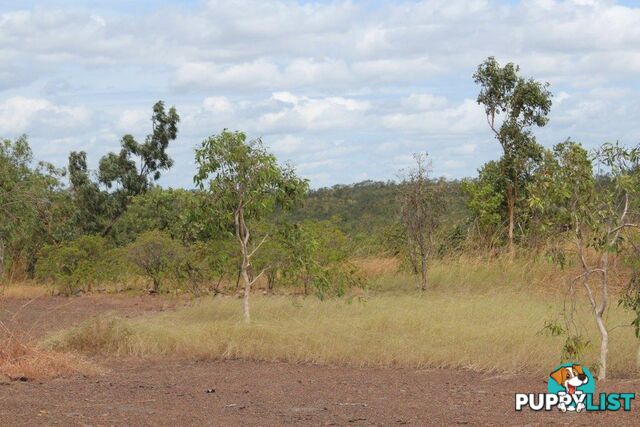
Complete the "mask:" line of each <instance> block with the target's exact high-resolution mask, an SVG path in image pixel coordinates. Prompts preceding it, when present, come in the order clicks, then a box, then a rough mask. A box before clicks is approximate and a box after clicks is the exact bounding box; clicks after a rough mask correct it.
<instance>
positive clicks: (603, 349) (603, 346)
mask: <svg viewBox="0 0 640 427" xmlns="http://www.w3.org/2000/svg"><path fill="white" fill-rule="evenodd" d="M596 323H597V324H598V330H599V331H600V367H599V368H600V369H599V370H598V379H599V380H601V381H604V380H606V379H607V355H608V353H609V332H607V327H606V326H605V324H604V320H603V319H602V314H600V312H599V311H598V313H596Z"/></svg>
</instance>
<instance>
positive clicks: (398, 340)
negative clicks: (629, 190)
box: [46, 291, 637, 376]
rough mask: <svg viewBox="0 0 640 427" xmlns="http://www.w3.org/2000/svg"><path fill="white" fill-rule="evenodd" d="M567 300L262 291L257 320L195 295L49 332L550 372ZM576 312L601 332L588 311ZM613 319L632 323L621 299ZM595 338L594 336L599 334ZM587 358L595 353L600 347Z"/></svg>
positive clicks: (621, 360)
mask: <svg viewBox="0 0 640 427" xmlns="http://www.w3.org/2000/svg"><path fill="white" fill-rule="evenodd" d="M560 309H561V303H560V304H557V303H554V302H553V301H549V300H548V299H545V298H544V297H542V296H538V295H535V294H530V293H519V292H512V291H499V292H485V293H478V294H472V293H457V294H456V293H454V294H450V293H443V292H424V293H420V294H419V295H379V296H374V297H370V298H369V299H364V298H358V299H353V300H348V299H342V300H337V299H335V300H328V301H324V302H321V301H317V300H315V299H311V298H299V299H292V298H290V297H259V298H256V300H255V308H254V313H255V314H254V315H253V320H252V323H251V324H245V323H243V322H242V317H241V313H242V311H241V309H240V302H239V301H238V300H237V299H233V298H211V299H207V300H203V301H202V302H201V303H200V304H199V305H197V306H194V307H190V308H185V309H181V310H178V311H176V312H172V313H162V314H156V315H152V316H146V317H141V318H136V319H129V320H124V319H119V318H113V317H110V318H104V317H101V318H96V319H93V320H91V321H89V322H87V323H85V324H84V325H82V326H80V327H78V328H75V329H71V330H68V331H65V332H63V333H60V334H58V335H56V336H54V337H51V338H50V339H49V340H48V341H47V343H46V345H47V346H48V347H49V348H51V349H54V350H78V351H84V352H90V353H106V354H115V355H136V356H142V357H145V356H154V355H177V356H184V357H188V358H195V359H230V358H244V359H253V360H265V361H288V362H305V363H320V364H344V365H353V366H410V367H447V368H468V369H474V370H480V371H491V372H499V373H515V372H529V373H532V374H536V373H537V374H545V373H548V371H549V369H550V368H552V367H553V366H555V365H556V364H557V363H558V362H559V361H560V354H561V350H562V346H563V344H564V340H563V339H562V337H549V336H546V335H545V334H543V333H541V332H540V331H541V330H542V329H543V327H544V324H545V321H546V320H548V319H550V318H553V317H554V316H557V315H558V313H559V311H560ZM576 316H577V319H578V320H579V321H580V322H582V324H584V325H588V328H587V331H586V333H587V335H588V336H589V337H591V338H592V339H593V340H596V339H597V333H596V330H595V325H591V322H590V317H589V313H588V312H586V311H584V312H583V311H579V312H577V313H576ZM609 316H610V322H611V324H612V325H628V324H629V322H630V318H629V316H628V315H627V314H626V313H625V312H624V311H622V310H621V309H618V308H615V307H614V308H612V309H611V310H610V312H609ZM594 342H595V341H594ZM595 347H596V346H594V345H592V346H590V347H588V348H587V352H586V355H585V357H584V359H583V360H581V362H583V363H585V364H587V365H589V364H591V363H595V361H596V355H595V350H594V348H595ZM611 347H612V351H611V353H612V360H611V365H612V371H613V372H612V373H613V374H614V375H620V376H628V375H629V373H630V372H634V370H635V353H636V347H637V340H636V339H635V338H634V337H633V331H632V330H631V328H625V327H619V328H615V329H614V330H612V333H611Z"/></svg>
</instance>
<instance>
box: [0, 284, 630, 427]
mask: <svg viewBox="0 0 640 427" xmlns="http://www.w3.org/2000/svg"><path fill="white" fill-rule="evenodd" d="M171 301H172V300H162V299H160V298H153V297H140V298H132V297H122V298H121V297H108V296H104V297H100V296H92V297H80V298H74V299H63V298H46V299H42V300H41V301H34V302H33V303H31V304H29V305H28V306H26V307H24V308H22V309H21V310H20V314H19V316H16V318H15V319H14V320H13V325H14V326H18V325H19V326H21V328H25V327H28V328H30V327H31V326H30V325H32V324H33V321H34V319H35V318H36V317H38V316H39V315H41V314H42V311H43V310H45V311H46V310H51V311H50V313H56V314H55V315H48V316H46V318H47V319H49V320H48V321H45V322H44V323H38V325H39V326H38V327H37V328H34V331H38V333H37V334H35V335H42V334H43V333H44V332H46V331H48V330H54V329H58V328H60V327H66V326H70V325H72V324H76V323H77V322H79V321H81V320H84V319H85V318H87V317H90V316H91V315H94V314H97V313H99V312H104V311H112V310H115V311H118V312H121V313H122V314H123V315H126V316H133V315H137V314H141V313H145V312H150V311H155V310H160V309H169V308H171V307H173V306H175V305H181V304H184V302H175V300H174V302H171ZM25 302H26V301H17V300H11V301H7V300H5V301H0V320H2V319H4V321H5V322H6V321H7V318H8V317H13V315H14V314H13V313H15V309H16V308H18V307H20V306H22V305H24V303H25ZM68 302H72V303H71V304H69V305H66V306H63V305H64V304H67V303H68ZM19 319H20V321H19ZM96 363H98V364H100V365H101V366H103V367H105V368H106V372H105V373H104V374H100V375H97V376H94V377H83V376H80V375H74V376H71V377H68V378H59V379H54V380H46V381H42V382H35V381H28V382H10V383H6V384H4V385H0V425H1V426H5V425H7V426H13V425H105V426H110V425H118V426H119V425H136V426H138V425H294V424H298V425H300V424H302V425H395V424H408V425H456V424H473V425H478V424H479V425H507V424H508V425H548V424H567V425H593V424H603V425H604V424H607V425H638V423H639V420H640V417H639V413H638V410H639V408H640V401H635V402H633V405H632V406H633V410H632V411H631V412H629V413H624V412H619V413H602V414H597V413H590V414H585V413H582V414H569V413H567V414H560V413H557V412H554V413H534V412H531V411H523V412H520V413H517V412H515V410H514V393H516V392H543V391H544V390H545V389H546V384H545V383H544V382H543V380H544V379H542V378H534V377H531V376H528V375H526V374H524V375H522V376H508V377H506V376H492V375H487V374H481V373H476V372H470V371H464V370H440V369H432V370H429V369H427V370H424V369H420V370H417V369H410V368H401V369H400V368H388V369H378V368H349V367H332V366H318V365H296V364H288V363H266V362H252V361H240V360H234V361H212V362H198V361H185V360H175V359H154V360H140V359H126V360H123V359H115V358H110V359H100V360H96ZM598 391H605V392H614V391H617V392H636V393H638V392H640V381H638V380H635V381H621V380H614V381H610V382H608V383H607V384H598Z"/></svg>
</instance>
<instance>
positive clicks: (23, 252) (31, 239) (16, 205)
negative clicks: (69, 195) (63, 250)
mask: <svg viewBox="0 0 640 427" xmlns="http://www.w3.org/2000/svg"><path fill="white" fill-rule="evenodd" d="M32 163H33V158H32V153H31V148H30V147H29V143H28V140H27V137H26V136H21V137H20V138H18V139H16V140H15V141H11V140H2V141H0V217H2V221H0V280H2V277H3V276H4V275H5V273H7V272H8V271H12V272H16V271H17V270H20V269H22V270H23V271H24V270H26V272H27V273H28V274H32V273H33V271H34V268H35V263H36V259H37V254H38V252H39V250H40V248H42V246H43V245H45V244H47V243H52V242H53V241H55V240H56V239H61V238H65V237H66V236H67V234H68V233H67V230H66V229H65V227H64V222H63V221H62V219H64V218H66V217H67V215H68V214H69V210H68V204H66V205H65V204H64V202H65V201H66V197H65V194H63V193H61V191H60V189H61V185H60V177H61V176H62V171H60V170H57V169H56V168H54V167H53V166H52V165H50V164H48V163H42V162H41V163H39V164H38V165H36V166H33V165H32ZM57 202H60V203H57Z"/></svg>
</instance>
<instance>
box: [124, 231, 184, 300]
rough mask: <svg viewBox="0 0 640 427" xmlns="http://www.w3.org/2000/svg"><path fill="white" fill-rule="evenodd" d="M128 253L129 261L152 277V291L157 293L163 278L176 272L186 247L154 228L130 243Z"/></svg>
mask: <svg viewBox="0 0 640 427" xmlns="http://www.w3.org/2000/svg"><path fill="white" fill-rule="evenodd" d="M126 254H127V255H126V256H127V259H128V260H129V262H130V263H131V264H132V265H133V266H134V267H135V268H137V269H138V270H139V271H140V273H141V274H143V275H146V276H148V277H149V278H150V279H151V281H152V283H153V286H152V288H151V290H150V291H151V292H153V293H156V292H159V291H160V288H161V284H162V280H163V279H164V278H166V277H167V276H170V275H171V274H172V273H175V271H176V270H175V267H176V265H178V264H179V263H180V262H181V260H182V259H183V258H184V256H185V249H184V247H183V246H182V244H181V243H180V242H178V241H177V240H174V239H172V238H171V237H169V235H167V234H166V233H164V232H161V231H157V230H154V231H148V232H146V233H143V234H141V235H140V236H139V237H138V238H137V239H136V240H135V241H134V242H133V243H131V244H130V245H128V246H127V248H126Z"/></svg>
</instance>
